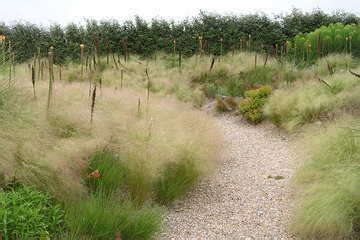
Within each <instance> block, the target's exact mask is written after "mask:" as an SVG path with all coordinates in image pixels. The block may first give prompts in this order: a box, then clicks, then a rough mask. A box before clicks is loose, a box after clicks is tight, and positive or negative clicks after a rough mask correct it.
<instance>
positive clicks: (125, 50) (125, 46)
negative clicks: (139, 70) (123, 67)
mask: <svg viewBox="0 0 360 240" xmlns="http://www.w3.org/2000/svg"><path fill="white" fill-rule="evenodd" d="M121 42H122V47H123V54H124V61H125V62H127V61H128V60H129V50H128V39H127V37H125V38H123V39H122V41H121Z"/></svg>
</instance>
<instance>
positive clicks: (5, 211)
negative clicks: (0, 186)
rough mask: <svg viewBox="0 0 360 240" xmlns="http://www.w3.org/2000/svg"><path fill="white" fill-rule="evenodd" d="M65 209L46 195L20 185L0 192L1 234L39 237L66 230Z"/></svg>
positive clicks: (6, 237) (12, 237)
mask: <svg viewBox="0 0 360 240" xmlns="http://www.w3.org/2000/svg"><path fill="white" fill-rule="evenodd" d="M63 215H64V213H63V210H62V209H61V208H60V206H59V205H56V204H54V203H53V201H52V200H51V199H50V197H49V196H48V195H47V194H44V193H41V192H39V191H37V190H35V189H33V188H29V187H19V188H16V189H10V190H9V191H6V192H0V234H1V235H2V237H4V238H5V239H35V238H36V239H39V238H41V237H53V236H56V235H57V234H58V233H59V232H61V231H62V229H63Z"/></svg>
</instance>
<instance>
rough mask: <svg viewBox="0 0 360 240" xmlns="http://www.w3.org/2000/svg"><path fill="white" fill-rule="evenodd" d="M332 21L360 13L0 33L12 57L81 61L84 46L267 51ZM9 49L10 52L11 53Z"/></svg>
mask: <svg viewBox="0 0 360 240" xmlns="http://www.w3.org/2000/svg"><path fill="white" fill-rule="evenodd" d="M331 23H343V24H344V25H346V24H359V23H360V17H359V16H357V15H355V14H352V13H346V12H341V11H340V12H335V13H332V14H327V13H325V12H323V11H321V10H318V9H317V10H314V11H312V12H309V13H305V12H302V11H300V10H297V9H293V10H292V12H291V13H289V14H286V15H278V16H274V17H269V16H267V15H265V14H259V13H256V14H248V15H239V16H236V15H219V14H211V13H206V12H200V13H199V14H198V15H197V16H196V17H193V18H191V19H190V18H188V19H185V20H183V21H180V22H174V21H168V20H162V19H153V20H151V21H145V20H144V19H142V18H140V17H139V16H135V18H134V20H133V21H125V22H122V23H120V22H118V21H116V20H102V21H96V20H86V22H85V24H81V25H80V24H74V23H71V24H68V25H66V26H61V25H59V24H53V25H51V26H49V27H41V26H37V25H35V24H31V23H15V24H13V25H9V26H8V25H6V24H4V23H0V35H4V36H5V37H6V40H5V41H4V43H3V47H5V49H6V52H7V53H9V54H7V56H8V58H10V56H12V59H13V60H14V61H16V62H23V61H26V60H28V59H30V58H32V57H34V56H38V54H40V55H41V56H44V57H45V56H47V53H48V49H49V47H50V46H53V47H54V63H55V64H64V63H65V61H66V60H73V61H74V60H75V61H79V59H80V47H79V46H80V44H84V45H85V48H84V54H86V55H88V56H89V55H93V54H95V52H96V54H99V55H107V56H108V57H109V56H110V57H111V56H112V55H113V56H114V55H122V56H128V55H129V53H131V54H137V55H140V56H142V57H149V56H152V55H153V54H154V53H156V52H158V51H163V52H166V53H172V54H176V55H178V54H181V55H183V56H191V55H193V54H196V53H200V54H213V55H221V54H225V53H227V52H229V51H235V50H238V49H248V50H257V51H262V50H269V49H271V48H274V46H280V45H283V44H284V43H286V41H287V40H290V39H293V38H294V37H295V36H296V35H297V34H300V33H307V32H312V31H314V30H315V29H317V28H319V27H321V26H327V25H329V24H331ZM10 52H11V54H10Z"/></svg>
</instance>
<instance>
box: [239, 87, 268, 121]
mask: <svg viewBox="0 0 360 240" xmlns="http://www.w3.org/2000/svg"><path fill="white" fill-rule="evenodd" d="M271 91H272V89H271V87H269V86H263V87H260V88H258V89H255V90H248V91H246V92H245V97H246V98H245V99H243V100H241V101H240V104H239V111H240V113H241V114H242V115H243V116H244V117H245V119H246V120H247V121H249V122H250V123H254V124H257V123H260V122H261V121H262V120H263V107H264V104H265V102H266V99H267V98H268V96H269V95H270V94H271Z"/></svg>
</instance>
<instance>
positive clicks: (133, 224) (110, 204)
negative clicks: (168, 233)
mask: <svg viewBox="0 0 360 240" xmlns="http://www.w3.org/2000/svg"><path fill="white" fill-rule="evenodd" d="M161 212H162V211H161V209H157V208H148V207H141V208H136V207H134V206H133V205H132V204H131V203H130V202H119V200H118V199H116V198H115V197H104V196H103V195H101V194H96V195H91V196H90V197H89V198H88V199H86V200H82V201H79V202H78V203H75V204H72V205H70V206H68V207H67V208H66V215H65V222H66V228H67V231H68V233H67V234H68V235H70V236H77V238H78V239H79V238H84V237H85V238H90V239H115V236H116V235H118V234H119V235H120V236H121V238H122V239H152V237H153V236H154V235H155V234H156V233H157V232H158V231H159V230H160V226H161V215H162V214H161Z"/></svg>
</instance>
